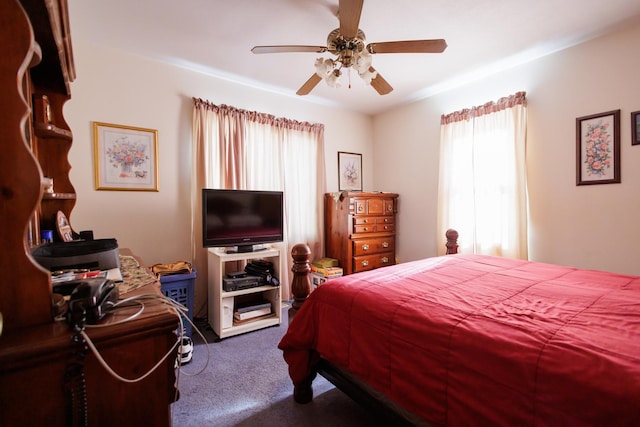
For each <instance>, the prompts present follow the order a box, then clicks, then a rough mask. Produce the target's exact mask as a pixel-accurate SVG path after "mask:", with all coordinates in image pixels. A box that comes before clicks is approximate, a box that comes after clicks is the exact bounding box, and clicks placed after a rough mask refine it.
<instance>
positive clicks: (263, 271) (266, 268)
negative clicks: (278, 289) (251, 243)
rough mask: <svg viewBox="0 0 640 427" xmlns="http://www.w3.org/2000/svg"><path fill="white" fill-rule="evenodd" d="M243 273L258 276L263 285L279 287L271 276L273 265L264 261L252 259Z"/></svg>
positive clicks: (277, 282)
mask: <svg viewBox="0 0 640 427" xmlns="http://www.w3.org/2000/svg"><path fill="white" fill-rule="evenodd" d="M244 271H245V272H247V274H251V275H254V276H258V277H259V278H260V281H261V282H262V283H263V284H265V285H271V286H279V285H280V281H279V280H278V279H277V278H276V277H275V276H274V275H273V274H274V270H273V263H272V262H271V261H267V260H264V259H254V260H253V261H251V262H249V263H248V264H247V265H246V266H245V267H244Z"/></svg>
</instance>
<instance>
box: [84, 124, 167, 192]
mask: <svg viewBox="0 0 640 427" xmlns="http://www.w3.org/2000/svg"><path fill="white" fill-rule="evenodd" d="M93 143H94V149H93V153H94V163H95V164H94V167H95V186H96V190H131V191H158V131H157V130H154V129H144V128H138V127H132V126H122V125H114V124H109V123H99V122H93Z"/></svg>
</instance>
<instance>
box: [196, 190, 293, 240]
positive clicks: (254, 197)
mask: <svg viewBox="0 0 640 427" xmlns="http://www.w3.org/2000/svg"><path fill="white" fill-rule="evenodd" d="M283 222H284V221H283V193H282V191H252V190H216V189H210V188H203V189H202V244H203V246H204V247H206V248H208V247H231V246H236V247H237V251H238V252H251V251H253V250H254V245H259V244H264V243H274V242H281V241H282V240H283V235H284V234H283ZM227 252H233V250H227Z"/></svg>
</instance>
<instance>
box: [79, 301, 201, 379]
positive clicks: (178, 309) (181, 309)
mask: <svg viewBox="0 0 640 427" xmlns="http://www.w3.org/2000/svg"><path fill="white" fill-rule="evenodd" d="M145 299H149V300H152V301H154V300H155V301H159V302H160V303H163V304H166V305H168V306H169V307H171V308H172V309H173V311H174V312H175V313H176V316H177V317H178V320H179V321H180V334H179V336H178V339H177V340H176V342H175V343H174V344H173V346H171V348H170V349H169V351H168V352H167V353H166V354H165V355H164V356H163V357H162V359H160V361H159V362H158V363H156V364H155V365H154V366H153V367H152V368H151V369H150V370H149V371H148V372H147V373H145V374H143V375H142V376H141V377H139V378H135V379H128V378H124V377H122V376H121V375H119V374H117V373H116V372H115V371H114V370H113V369H112V368H111V367H110V366H109V364H108V363H107V362H106V361H105V360H104V358H102V356H101V355H100V352H99V351H98V349H97V348H96V346H95V345H94V344H93V342H92V341H91V338H89V336H88V335H87V334H86V332H85V331H81V332H80V333H81V334H82V336H83V337H84V339H85V340H86V342H87V345H88V347H89V348H90V349H91V351H92V352H93V354H94V355H95V356H96V358H97V359H98V362H100V364H101V365H102V366H103V367H104V368H105V369H106V370H107V372H109V373H110V374H111V375H112V376H113V377H115V378H116V379H118V380H120V381H123V382H126V383H135V382H138V381H141V380H143V379H145V378H146V377H148V376H149V375H151V373H153V371H155V370H156V369H157V368H158V367H159V366H160V365H162V363H164V361H165V360H166V359H167V357H169V356H170V355H171V354H172V353H173V351H174V349H176V347H177V346H179V345H180V344H181V343H182V339H183V337H184V324H183V318H184V319H187V321H188V322H189V323H190V324H191V326H192V327H193V329H194V330H195V331H196V332H197V333H198V335H200V337H201V338H202V340H203V342H204V343H205V346H206V348H207V361H206V363H205V365H204V367H203V368H202V369H200V370H199V371H198V372H195V373H188V372H184V374H185V375H188V376H195V375H198V374H200V373H202V372H203V371H204V370H205V369H206V368H207V366H209V360H210V359H211V349H210V348H209V343H208V342H207V339H206V338H205V337H204V335H203V334H202V332H200V330H199V329H198V327H197V326H196V325H195V324H194V323H193V321H192V320H191V319H190V318H189V316H187V314H186V313H187V312H188V311H189V309H188V308H187V307H185V306H184V305H182V304H180V303H179V302H177V301H175V300H173V299H171V298H169V297H166V296H164V295H158V294H142V295H136V296H132V297H129V298H125V299H123V300H120V301H118V302H117V303H115V304H114V305H113V306H112V307H111V310H113V309H115V308H118V307H127V306H128V304H129V303H136V304H139V305H140V306H141V308H140V309H139V310H138V311H137V312H136V313H134V314H133V315H131V316H129V317H128V318H126V319H123V320H121V321H118V322H115V323H108V324H105V325H87V326H88V327H92V328H97V327H107V326H112V325H117V324H120V323H124V322H128V321H130V320H132V319H134V318H136V317H138V316H139V315H140V314H141V313H142V311H143V310H144V307H145V306H144V303H143V302H140V301H138V300H145ZM180 372H183V368H182V365H179V373H180ZM178 378H179V375H178Z"/></svg>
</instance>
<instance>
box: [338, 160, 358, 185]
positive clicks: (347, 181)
mask: <svg viewBox="0 0 640 427" xmlns="http://www.w3.org/2000/svg"><path fill="white" fill-rule="evenodd" d="M338 190H340V191H362V154H357V153H346V152H344V151H338Z"/></svg>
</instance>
